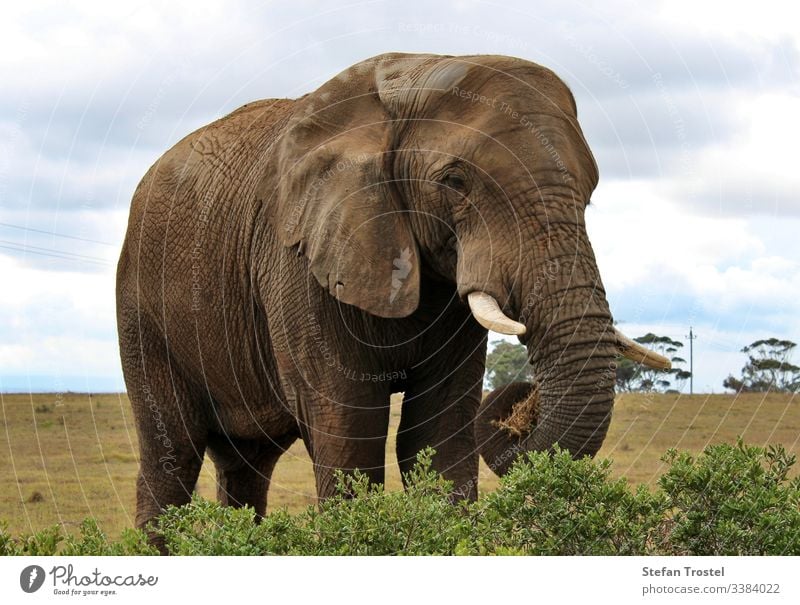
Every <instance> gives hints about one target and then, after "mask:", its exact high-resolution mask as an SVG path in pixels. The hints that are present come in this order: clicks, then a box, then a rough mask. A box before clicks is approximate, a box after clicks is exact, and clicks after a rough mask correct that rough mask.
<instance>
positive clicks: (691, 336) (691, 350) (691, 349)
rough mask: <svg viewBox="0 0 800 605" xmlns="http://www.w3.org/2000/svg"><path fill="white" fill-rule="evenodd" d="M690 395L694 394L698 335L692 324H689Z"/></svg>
mask: <svg viewBox="0 0 800 605" xmlns="http://www.w3.org/2000/svg"><path fill="white" fill-rule="evenodd" d="M686 338H688V339H689V395H694V346H693V345H694V341H695V340H696V339H697V336H695V335H694V333H693V332H692V326H689V336H687V337H686Z"/></svg>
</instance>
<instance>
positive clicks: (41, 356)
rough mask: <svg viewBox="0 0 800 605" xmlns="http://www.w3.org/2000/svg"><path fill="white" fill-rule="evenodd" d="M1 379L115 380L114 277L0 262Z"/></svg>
mask: <svg viewBox="0 0 800 605" xmlns="http://www.w3.org/2000/svg"><path fill="white" fill-rule="evenodd" d="M0 275H2V276H3V281H4V283H5V284H6V285H7V287H4V288H2V289H0V317H3V318H4V319H5V320H7V321H8V323H7V324H6V325H5V326H4V329H3V330H2V338H1V339H0V365H2V369H3V374H6V375H24V374H31V375H52V374H53V372H63V373H65V374H69V375H81V374H86V375H93V376H102V375H118V374H119V353H118V350H117V343H116V336H115V325H116V320H115V306H114V274H113V272H112V271H107V272H105V273H82V272H77V271H72V272H68V271H59V272H53V271H47V270H45V269H36V268H30V267H27V266H25V265H24V264H23V263H21V262H19V261H17V260H15V259H12V258H9V257H7V256H0Z"/></svg>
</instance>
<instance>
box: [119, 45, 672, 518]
mask: <svg viewBox="0 0 800 605" xmlns="http://www.w3.org/2000/svg"><path fill="white" fill-rule="evenodd" d="M597 180H598V168H597V165H596V163H595V160H594V158H593V156H592V153H591V151H590V150H589V147H588V145H587V143H586V140H585V138H584V136H583V134H582V131H581V128H580V126H579V124H578V121H577V109H576V105H575V99H574V97H573V95H572V93H571V92H570V90H569V88H568V87H567V86H566V85H565V84H564V83H563V82H562V81H561V80H560V79H559V78H558V76H556V75H555V74H554V73H553V72H552V71H550V70H549V69H547V68H545V67H542V66H540V65H537V64H535V63H531V62H529V61H526V60H523V59H518V58H512V57H505V56H494V55H476V56H444V55H432V54H404V53H390V54H383V55H379V56H376V57H373V58H370V59H368V60H365V61H362V62H360V63H357V64H355V65H353V66H352V67H350V68H348V69H346V70H345V71H343V72H342V73H340V74H339V75H337V76H336V77H334V78H332V79H331V80H329V81H328V82H326V83H324V84H323V85H322V86H320V87H319V88H318V89H317V90H315V91H314V92H311V93H309V94H306V95H304V96H302V97H300V98H298V99H278V98H275V99H266V100H260V101H255V102H252V103H248V104H246V105H244V106H242V107H240V108H239V109H236V110H235V111H233V112H232V113H230V114H229V115H227V116H225V117H223V118H221V119H219V120H217V121H215V122H212V123H210V124H208V125H207V126H204V127H202V128H200V129H199V130H197V131H195V132H193V133H191V134H189V135H188V136H186V137H185V138H183V139H182V140H181V141H179V142H178V143H177V144H176V145H175V146H174V147H172V148H171V149H170V150H169V151H167V152H166V153H165V154H164V155H163V156H162V157H161V158H160V159H158V160H157V161H156V162H155V164H154V165H153V166H152V167H151V168H150V169H149V170H148V171H147V173H146V174H145V176H144V177H143V179H142V180H141V182H140V183H139V185H138V186H137V188H136V190H135V192H134V195H133V200H132V203H131V209H130V215H129V222H128V228H127V232H126V236H125V240H124V244H123V247H122V252H121V255H120V259H119V263H118V268H117V283H116V297H117V323H118V333H119V344H120V355H121V361H122V367H123V372H124V376H125V382H126V387H127V391H128V395H129V398H130V402H131V406H132V409H133V414H134V418H135V425H136V430H137V433H138V439H139V454H140V466H139V472H138V476H137V489H136V525H137V526H138V527H146V526H148V524H149V523H150V522H151V521H155V520H157V517H158V515H159V514H160V513H161V512H162V511H163V509H164V507H166V506H168V505H181V504H184V503H186V502H188V501H189V499H190V495H191V493H192V491H193V489H194V487H195V484H196V481H197V478H198V473H199V471H200V467H201V464H202V462H203V459H204V455H205V453H208V454H209V457H210V458H211V460H212V461H213V462H214V465H215V467H216V477H217V492H218V493H217V496H218V499H219V500H220V502H221V503H223V504H226V505H230V506H250V507H252V508H253V509H254V510H255V513H256V515H257V516H258V517H259V518H260V517H263V515H264V514H265V511H266V501H267V491H268V488H269V484H270V478H271V475H272V471H273V469H274V468H275V464H276V462H277V461H278V459H279V457H280V456H281V454H282V453H283V452H285V451H286V450H287V448H289V446H290V445H291V444H292V443H293V442H294V441H295V440H296V439H298V438H300V439H302V440H303V443H304V445H305V447H306V449H307V450H308V453H309V455H310V458H311V460H312V463H313V470H314V475H315V482H316V493H317V497H318V498H320V499H324V498H328V497H330V496H332V495H333V494H335V493H337V491H336V490H337V480H336V478H337V475H338V473H337V471H342V472H344V473H353V472H355V470H356V469H358V470H359V471H360V472H361V473H364V474H365V475H366V476H367V477H368V478H369V480H370V481H372V482H376V483H381V482H383V480H384V462H385V461H384V457H385V447H386V439H387V432H388V424H389V399H390V395H391V394H392V393H398V392H402V393H404V399H403V404H402V410H401V419H400V425H399V429H398V433H397V446H396V451H397V459H398V461H399V466H400V469H401V471H403V472H404V473H405V472H406V471H408V470H410V469H411V467H412V466H413V464H414V462H415V458H416V455H417V453H418V452H420V450H422V449H423V448H426V447H428V446H432V447H433V448H434V449H435V455H434V457H433V467H434V469H435V470H436V471H438V472H440V473H441V474H442V475H443V476H444V477H445V478H446V479H448V480H449V481H452V482H453V485H454V490H453V499H454V500H460V499H467V500H471V499H474V498H476V496H477V483H478V482H477V479H478V460H479V459H478V455H479V454H478V452H479V451H484V450H485V451H484V455H485V456H486V455H490V454H491V457H495V456H496V454H497V452H496V451H494V450H491V448H489V450H486V448H485V447H484V446H485V443H479V442H478V439H479V438H480V439H483V440H484V441H487V440H491V438H492V434H493V433H492V431H494V432H495V433H496V432H498V431H502V430H503V429H502V427H499V425H497V419H498V418H501V419H502V418H504V417H505V416H504V414H505V415H506V416H507V415H508V414H506V412H508V411H509V410H510V409H511V407H512V406H511V405H507V406H506V407H504V408H503V409H502V410H501V409H499V408H498V409H497V410H495V409H493V408H492V406H491V405H489V407H488V408H487V407H486V404H484V407H483V408H481V400H482V392H483V389H482V387H483V376H484V368H485V360H486V348H487V334H488V330H494V331H497V332H501V333H504V334H513V335H517V336H518V337H519V339H520V342H522V343H523V344H524V345H525V346H526V347H527V351H528V354H529V357H530V363H531V364H532V365H533V370H534V375H535V377H536V389H535V390H536V396H537V404H536V409H535V414H533V415H529V416H531V417H530V419H529V420H530V426H529V427H527V428H525V427H523V429H525V431H524V432H525V434H524V435H521V434H520V435H517V436H516V437H514V438H513V439H505V437H503V439H505V441H504V443H505V442H507V443H508V444H511V448H510V450H509V451H510V452H511V454H516V453H519V452H521V451H523V450H536V451H551V450H552V449H553V448H554V446H555V445H556V444H557V445H558V446H560V447H561V448H564V449H567V450H569V451H570V452H571V453H572V455H574V456H582V455H594V453H595V452H597V450H598V449H599V448H600V446H601V444H602V442H603V439H604V436H605V434H606V431H607V429H608V425H609V421H610V417H611V411H612V405H613V401H614V388H613V385H614V375H613V367H614V360H615V358H616V357H617V356H618V354H619V353H620V351H621V352H622V353H623V354H625V355H627V356H629V357H630V358H631V359H635V360H636V361H639V362H644V363H648V364H651V365H655V366H658V365H659V364H664V363H668V362H665V360H664V359H663V358H661V357H659V356H658V355H657V354H655V353H653V352H651V351H647V350H646V349H643V348H642V347H640V346H639V345H637V344H636V343H633V342H632V341H630V340H628V339H627V338H625V337H624V336H623V335H621V333H619V332H617V330H616V329H615V328H614V325H613V320H612V315H611V312H610V309H609V305H608V302H607V300H606V296H605V291H604V288H603V285H602V282H601V279H600V275H599V272H598V268H597V263H596V260H595V257H594V253H593V250H592V247H591V244H590V242H589V239H588V236H587V232H586V227H585V217H584V214H585V208H586V205H587V204H588V202H589V199H590V195H591V193H592V191H593V190H594V188H595V186H596V185H597ZM512 390H513V389H512ZM530 392H531V389H529V388H528V387H524V388H516V390H515V391H514V393H512V394H511V395H513V396H514V397H517V398H525V397H528V395H529V394H530ZM504 398H505V399H508V396H504ZM495 399H497V398H496V397H495V398H489V399H488V400H487V401H488V403H489V404H491V403H492V401H494V400H495ZM500 399H501V400H503V398H502V397H501V398H500ZM512 403H515V402H512ZM501 407H502V406H501ZM493 414H494V415H493ZM476 426H477V427H478V428H479V429H480V430H477V431H476ZM495 440H496V439H495ZM501 441H502V440H501ZM495 449H496V448H495ZM507 449H508V448H507ZM490 450H491V451H490ZM487 452H488V453H487ZM506 458H507V460H506V461H505V462H503V464H500V465H496V464H495V465H494V466H493V468H494V469H495V470H496V471H497V472H501V473H502V472H504V471H505V470H507V467H508V465H509V463H510V460H511V458H509V455H506ZM489 462H490V463H491V460H490V461H489Z"/></svg>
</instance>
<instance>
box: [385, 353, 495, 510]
mask: <svg viewBox="0 0 800 605" xmlns="http://www.w3.org/2000/svg"><path fill="white" fill-rule="evenodd" d="M485 355H486V353H485V346H483V347H478V348H477V350H475V351H473V352H472V353H470V354H469V356H468V358H467V359H464V358H463V357H457V358H455V359H453V360H452V361H451V362H449V363H446V364H442V367H438V368H437V367H435V366H433V367H431V368H429V370H427V371H425V372H424V373H423V372H419V373H416V374H415V375H413V376H411V377H410V378H411V380H409V383H410V384H409V387H408V388H407V390H406V393H405V397H404V399H403V410H402V415H401V419H400V427H399V429H398V431H397V460H398V463H399V465H400V471H401V472H402V473H403V482H404V484H405V475H406V473H407V472H408V471H409V470H411V469H412V468H413V466H414V463H415V462H416V456H417V453H418V452H419V451H420V450H421V449H423V448H425V447H427V446H430V447H432V448H434V449H435V450H436V455H435V456H434V458H433V468H434V470H436V471H438V472H439V473H441V474H442V476H444V478H445V479H448V480H449V481H452V482H453V499H454V500H475V499H476V498H477V495H478V450H477V448H476V443H475V431H474V425H473V423H474V420H475V414H476V412H477V409H478V406H479V404H480V400H481V394H482V389H483V371H484V359H485ZM459 360H460V363H454V362H457V361H459Z"/></svg>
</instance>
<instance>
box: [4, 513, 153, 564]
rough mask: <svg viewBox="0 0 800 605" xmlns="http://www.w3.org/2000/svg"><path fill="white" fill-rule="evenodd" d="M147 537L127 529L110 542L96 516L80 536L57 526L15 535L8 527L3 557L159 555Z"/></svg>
mask: <svg viewBox="0 0 800 605" xmlns="http://www.w3.org/2000/svg"><path fill="white" fill-rule="evenodd" d="M157 554H158V551H157V550H156V549H155V548H154V547H152V546H151V545H150V544H148V542H147V536H146V535H145V534H144V533H143V532H141V531H138V530H135V529H126V530H124V531H123V532H122V535H121V536H120V538H119V539H118V540H116V541H110V540H109V539H108V537H107V536H106V535H105V533H103V531H102V530H101V529H100V528H99V527H98V526H97V522H96V521H95V520H94V519H85V520H84V521H83V522H82V523H81V524H80V527H79V528H78V533H77V535H72V534H65V533H64V532H63V530H62V529H61V526H59V525H54V526H52V527H48V528H45V529H43V530H41V531H38V532H35V533H33V534H24V535H22V536H20V537H19V538H13V537H12V536H11V535H10V534H9V533H8V531H7V528H6V527H5V526H2V527H0V556H9V555H26V556H31V555H36V556H51V555H64V556H81V555H101V556H102V555H105V556H108V555H157Z"/></svg>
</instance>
